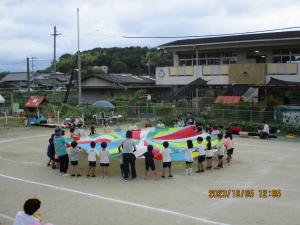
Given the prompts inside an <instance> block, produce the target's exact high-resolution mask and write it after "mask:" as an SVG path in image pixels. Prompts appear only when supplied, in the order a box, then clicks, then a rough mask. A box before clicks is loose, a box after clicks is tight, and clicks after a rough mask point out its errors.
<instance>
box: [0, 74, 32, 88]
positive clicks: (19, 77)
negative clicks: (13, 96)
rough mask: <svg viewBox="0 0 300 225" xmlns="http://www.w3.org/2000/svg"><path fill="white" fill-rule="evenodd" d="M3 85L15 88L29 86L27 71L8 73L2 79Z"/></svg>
mask: <svg viewBox="0 0 300 225" xmlns="http://www.w3.org/2000/svg"><path fill="white" fill-rule="evenodd" d="M31 81H32V77H30V82H31ZM0 83H1V86H3V87H6V88H8V87H14V88H25V87H27V73H26V72H15V73H9V74H7V75H6V76H5V77H4V78H2V80H1V81H0Z"/></svg>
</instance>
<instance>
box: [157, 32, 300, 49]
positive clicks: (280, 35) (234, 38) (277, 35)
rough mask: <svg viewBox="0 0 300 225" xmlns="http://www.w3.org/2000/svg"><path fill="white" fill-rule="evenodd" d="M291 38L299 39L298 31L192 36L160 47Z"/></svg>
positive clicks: (299, 33)
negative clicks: (192, 37)
mask: <svg viewBox="0 0 300 225" xmlns="http://www.w3.org/2000/svg"><path fill="white" fill-rule="evenodd" d="M291 39H298V40H300V31H285V32H272V33H255V34H243V35H226V36H215V37H203V38H194V39H183V40H177V41H173V42H169V43H166V44H163V45H160V47H163V48H172V47H180V46H189V45H192V46H195V45H205V44H217V43H235V42H253V41H272V40H291Z"/></svg>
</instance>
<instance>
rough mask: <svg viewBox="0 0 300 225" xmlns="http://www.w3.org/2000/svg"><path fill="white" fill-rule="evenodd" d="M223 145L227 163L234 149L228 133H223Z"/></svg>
mask: <svg viewBox="0 0 300 225" xmlns="http://www.w3.org/2000/svg"><path fill="white" fill-rule="evenodd" d="M224 146H225V148H226V151H227V163H230V162H231V158H232V154H233V149H234V147H233V142H232V139H231V137H230V135H225V140H224Z"/></svg>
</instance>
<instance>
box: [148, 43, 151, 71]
mask: <svg viewBox="0 0 300 225" xmlns="http://www.w3.org/2000/svg"><path fill="white" fill-rule="evenodd" d="M148 55H149V57H148V76H149V77H150V75H151V74H150V73H151V47H150V46H149V52H148Z"/></svg>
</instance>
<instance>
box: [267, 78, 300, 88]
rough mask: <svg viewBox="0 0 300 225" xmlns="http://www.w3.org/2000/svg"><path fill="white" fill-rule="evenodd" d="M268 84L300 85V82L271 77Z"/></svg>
mask: <svg viewBox="0 0 300 225" xmlns="http://www.w3.org/2000/svg"><path fill="white" fill-rule="evenodd" d="M267 86H300V82H294V81H285V80H279V79H276V78H273V77H271V79H270V81H269V82H268V83H267Z"/></svg>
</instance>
